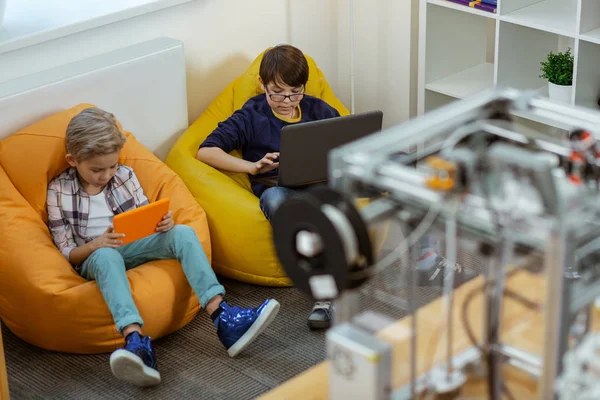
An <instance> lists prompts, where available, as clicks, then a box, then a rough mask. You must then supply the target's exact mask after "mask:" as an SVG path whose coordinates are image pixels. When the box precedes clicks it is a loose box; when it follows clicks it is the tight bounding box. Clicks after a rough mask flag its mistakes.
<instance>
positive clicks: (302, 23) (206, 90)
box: [0, 0, 338, 122]
mask: <svg viewBox="0 0 600 400" xmlns="http://www.w3.org/2000/svg"><path fill="white" fill-rule="evenodd" d="M158 36H169V37H173V38H175V39H179V40H182V41H183V42H184V46H185V54H186V65H187V89H188V113H189V119H190V122H191V121H193V120H194V119H195V118H196V117H198V116H199V115H200V113H201V112H202V111H203V110H204V109H205V108H206V107H207V106H208V105H209V104H210V102H211V101H212V100H213V99H214V97H215V96H217V95H218V94H219V93H220V92H221V90H223V89H224V88H225V86H226V85H227V84H228V83H229V82H230V81H231V80H233V79H234V78H236V77H237V76H239V75H240V74H241V73H242V72H243V71H244V70H245V69H246V68H247V66H248V64H249V63H250V62H251V61H252V59H253V58H254V57H256V56H257V55H258V54H259V53H260V52H261V51H262V50H264V49H265V48H266V47H268V46H272V45H275V44H278V43H282V42H287V43H291V44H293V45H295V46H298V47H299V48H301V49H302V50H303V51H304V52H306V53H307V54H309V55H311V56H312V57H314V58H315V59H316V61H317V63H318V65H319V66H320V67H321V68H322V69H323V72H324V73H325V74H326V76H327V77H328V79H330V80H332V82H331V83H332V86H334V90H335V89H336V88H335V86H336V84H337V79H335V76H336V74H337V62H338V60H337V54H336V53H335V52H334V51H332V49H335V48H336V42H337V3H336V1H335V0H325V1H324V0H252V1H249V0H196V1H194V2H191V3H186V4H182V5H180V6H175V7H172V8H168V9H165V10H161V11H157V12H154V13H150V14H146V15H142V16H139V17H136V18H132V19H129V20H124V21H120V22H116V23H114V24H110V25H106V26H102V27H99V28H95V29H92V30H89V31H85V32H81V33H76V34H73V35H71V36H67V37H64V38H60V39H57V40H52V41H48V42H44V43H40V44H38V45H35V46H31V47H28V48H23V49H20V50H15V51H13V52H9V53H5V54H0V81H4V80H9V79H12V78H15V77H18V76H23V75H28V74H30V73H34V72H37V71H40V70H43V69H47V68H51V67H54V66H57V65H60V64H65V63H68V62H71V61H75V60H78V59H81V58H86V57H90V56H94V55H97V54H100V53H103V52H106V51H109V50H113V49H115V48H120V47H125V46H128V45H130V44H133V43H137V42H140V41H144V40H148V39H152V38H155V37H158ZM329 77H331V78H329Z"/></svg>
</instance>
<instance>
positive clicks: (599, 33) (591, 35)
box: [580, 28, 600, 44]
mask: <svg viewBox="0 0 600 400" xmlns="http://www.w3.org/2000/svg"><path fill="white" fill-rule="evenodd" d="M580 38H581V40H585V41H587V42H592V43H596V44H600V28H597V29H594V30H591V31H589V32H586V33H583V34H581V36H580Z"/></svg>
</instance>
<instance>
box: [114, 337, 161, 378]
mask: <svg viewBox="0 0 600 400" xmlns="http://www.w3.org/2000/svg"><path fill="white" fill-rule="evenodd" d="M110 369H111V370H112V373H113V375H114V376H115V377H116V378H117V379H120V380H122V381H125V382H129V383H132V384H134V385H136V386H140V387H146V386H155V385H158V384H159V383H160V373H159V372H158V370H157V369H156V357H155V356H154V350H153V349H152V343H151V342H150V337H149V336H141V335H140V334H139V333H137V332H133V333H131V334H129V335H127V339H126V343H125V348H123V349H119V350H117V351H115V352H114V353H112V354H111V355H110Z"/></svg>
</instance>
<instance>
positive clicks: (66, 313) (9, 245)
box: [0, 104, 211, 353]
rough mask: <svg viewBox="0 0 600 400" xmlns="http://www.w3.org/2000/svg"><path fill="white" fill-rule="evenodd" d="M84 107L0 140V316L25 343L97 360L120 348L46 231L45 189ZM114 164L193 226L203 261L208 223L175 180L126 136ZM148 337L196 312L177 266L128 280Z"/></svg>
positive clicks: (100, 305) (98, 298)
mask: <svg viewBox="0 0 600 400" xmlns="http://www.w3.org/2000/svg"><path fill="white" fill-rule="evenodd" d="M88 107H90V105H89V104H81V105H78V106H76V107H74V108H72V109H69V110H66V111H63V112H60V113H57V114H55V115H52V116H50V117H48V118H47V119H44V120H43V121H41V122H38V123H36V124H33V125H31V126H29V127H27V128H25V129H23V130H21V131H19V132H17V133H15V134H14V135H11V136H9V137H7V138H5V139H4V140H2V141H0V166H1V168H0V221H2V223H1V224H0V238H1V239H0V317H1V318H2V321H3V322H4V323H5V324H6V326H7V327H8V328H9V329H10V330H11V331H12V332H14V333H15V334H16V335H17V336H19V337H20V338H22V339H23V340H25V341H27V342H29V343H31V344H33V345H35V346H39V347H42V348H45V349H48V350H55V351H64V352H72V353H102V352H108V351H112V350H114V349H115V348H117V347H119V346H121V345H122V344H123V339H122V337H121V336H120V335H119V334H118V333H117V331H116V328H115V324H114V322H113V320H112V317H111V314H110V312H109V311H108V308H107V306H106V305H105V303H104V300H103V298H102V295H101V293H100V290H99V289H98V287H97V286H96V283H95V282H93V281H86V280H85V279H83V278H81V277H80V276H79V275H78V274H77V273H76V272H75V270H74V269H73V268H72V267H71V265H70V264H69V262H68V261H67V260H66V259H65V257H64V256H63V255H62V254H61V253H60V252H59V251H58V249H57V248H56V247H55V246H54V243H53V241H52V237H51V235H50V232H49V230H48V227H47V226H46V223H47V220H48V219H47V212H46V188H47V185H48V182H49V181H50V180H51V179H52V178H53V177H54V176H56V175H58V174H59V173H60V172H62V171H63V170H65V169H66V168H67V167H68V165H67V163H66V161H65V145H64V137H65V131H66V127H67V124H68V122H69V121H70V119H71V118H72V117H73V116H74V115H76V114H77V113H78V112H80V111H81V110H83V109H85V108H88ZM125 134H126V136H127V142H126V144H125V147H124V148H123V150H122V152H121V157H120V162H121V163H122V164H125V165H128V166H131V167H132V168H133V169H134V170H135V172H136V174H137V176H138V178H139V181H140V183H141V185H142V187H143V188H144V191H145V193H146V195H147V196H148V199H149V200H150V201H151V202H152V201H156V200H158V199H160V198H165V197H169V198H170V199H171V208H172V210H173V211H174V219H175V222H176V223H178V224H185V225H188V226H190V227H192V228H193V229H194V230H195V231H196V233H197V235H198V237H199V239H200V241H201V243H202V245H203V247H204V249H205V251H206V253H207V255H208V257H209V259H210V249H211V247H210V238H209V232H208V224H207V221H206V215H205V213H204V211H203V210H202V207H200V206H199V205H198V203H197V202H196V200H195V199H194V198H193V197H192V195H191V194H190V192H189V190H188V189H187V188H186V186H185V184H184V183H183V182H182V181H181V179H180V178H179V177H178V176H177V175H176V174H175V173H174V172H173V171H171V170H170V169H169V168H168V167H167V166H166V165H165V164H163V163H162V162H161V161H160V160H159V159H158V158H156V157H155V156H154V155H153V154H152V153H151V152H150V151H149V150H147V149H146V148H145V147H144V146H142V145H141V144H140V143H139V142H138V141H137V140H136V139H135V138H134V136H132V135H131V134H130V133H128V132H125ZM127 276H128V278H129V282H130V285H131V290H132V293H133V297H134V300H135V303H136V304H137V306H138V308H139V311H140V313H141V315H142V318H143V319H144V323H145V326H144V332H145V333H146V334H148V335H150V336H152V337H153V338H158V337H161V336H164V335H167V334H169V333H171V332H174V331H176V330H178V329H180V328H182V327H183V326H185V325H186V324H187V323H188V322H190V321H191V320H192V319H193V318H194V316H195V315H196V314H197V313H198V310H199V304H198V299H197V298H196V296H195V295H194V293H193V292H192V289H191V288H190V286H189V285H188V283H187V280H186V278H185V275H184V274H183V271H182V268H181V266H180V264H179V263H178V262H177V261H175V260H165V261H155V262H150V263H147V264H146V265H143V266H140V267H138V268H135V269H133V270H130V271H128V272H127Z"/></svg>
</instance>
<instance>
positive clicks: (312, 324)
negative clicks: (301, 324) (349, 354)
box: [308, 319, 331, 331]
mask: <svg viewBox="0 0 600 400" xmlns="http://www.w3.org/2000/svg"><path fill="white" fill-rule="evenodd" d="M330 326H331V320H329V321H311V320H310V319H309V320H308V328H309V329H310V330H311V331H316V330H322V329H328V328H329V327H330Z"/></svg>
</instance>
